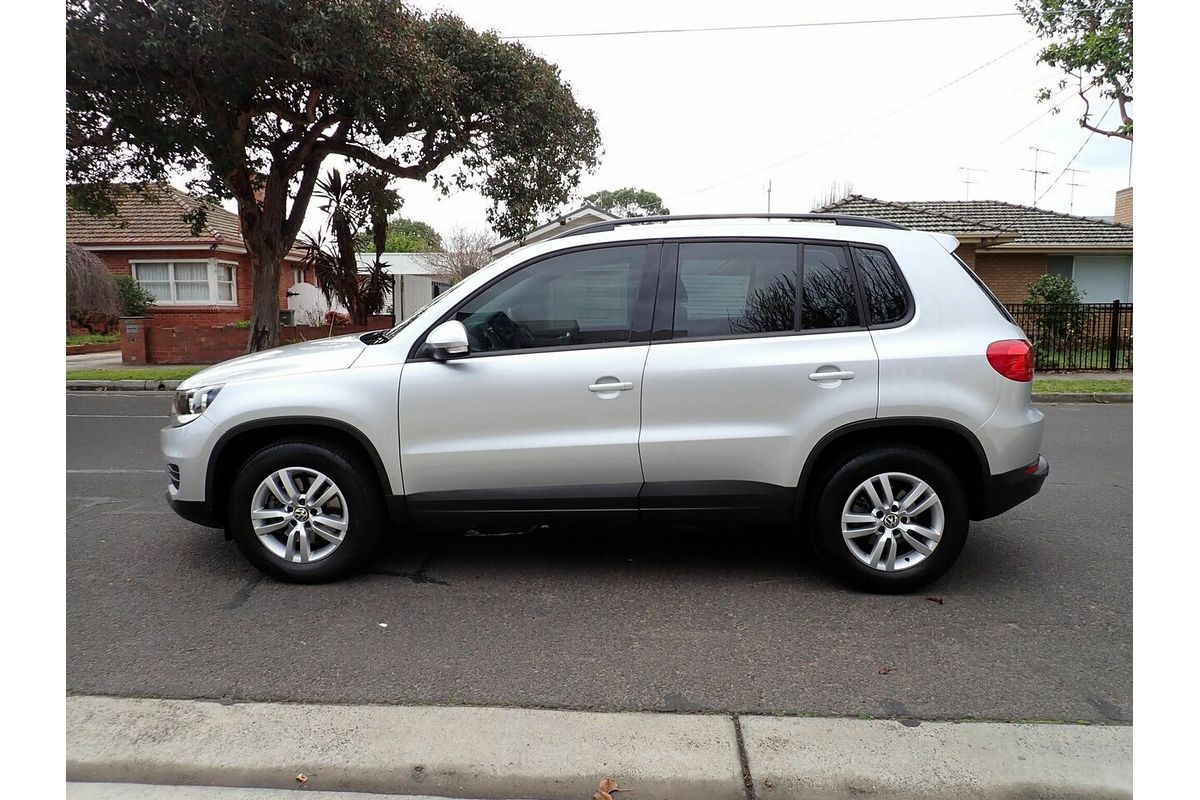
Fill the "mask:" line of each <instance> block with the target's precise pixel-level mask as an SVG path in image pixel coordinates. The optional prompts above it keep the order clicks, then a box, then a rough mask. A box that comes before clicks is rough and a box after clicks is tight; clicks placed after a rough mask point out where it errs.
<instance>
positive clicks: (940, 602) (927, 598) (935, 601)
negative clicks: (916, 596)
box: [925, 597, 942, 606]
mask: <svg viewBox="0 0 1200 800" xmlns="http://www.w3.org/2000/svg"><path fill="white" fill-rule="evenodd" d="M925 599H926V600H930V601H932V602H934V603H937V604H938V605H939V606H940V605H942V598H940V597H926V598H925Z"/></svg>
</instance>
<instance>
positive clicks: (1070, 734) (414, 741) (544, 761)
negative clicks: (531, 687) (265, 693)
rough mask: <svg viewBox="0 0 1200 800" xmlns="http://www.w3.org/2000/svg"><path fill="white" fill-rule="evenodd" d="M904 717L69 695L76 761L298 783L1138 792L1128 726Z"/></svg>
mask: <svg viewBox="0 0 1200 800" xmlns="http://www.w3.org/2000/svg"><path fill="white" fill-rule="evenodd" d="M904 722H905V724H901V723H900V722H897V721H894V720H857V719H818V718H801V717H764V716H742V717H737V718H734V717H730V716H724V715H716V714H660V713H647V712H630V713H606V712H590V711H550V710H534V709H516V708H483V707H462V706H450V707H441V706H336V705H301V704H280V703H236V704H223V703H218V702H213V701H196V700H154V699H134V698H114V697H95V696H70V697H68V698H67V770H66V771H67V775H66V777H67V780H68V781H89V782H128V783H141V784H147V783H149V784H160V785H190V786H240V787H251V788H263V789H289V788H290V789H295V788H296V787H297V786H298V784H297V778H296V776H297V775H299V774H301V773H302V774H304V775H305V776H306V781H305V782H304V788H305V789H307V790H310V791H311V790H325V791H350V792H377V793H391V794H419V795H436V796H451V797H538V798H543V800H577V799H578V798H581V797H590V796H591V794H592V792H594V791H595V789H596V786H597V784H598V783H599V781H600V780H601V779H603V778H613V779H615V780H616V781H617V782H618V783H619V785H620V786H621V787H624V788H628V789H632V790H635V791H636V792H637V794H636V795H635V797H636V798H638V800H659V799H660V798H661V799H663V800H665V798H679V797H688V798H693V799H696V800H744V798H746V797H747V795H749V796H752V797H753V796H757V797H760V798H764V799H765V798H800V797H803V798H805V799H806V800H808V798H834V797H838V798H841V797H848V796H852V795H857V794H863V793H867V794H870V795H871V796H872V797H873V798H876V800H880V799H881V798H882V799H883V800H887V799H888V798H901V797H923V798H933V800H942V799H943V798H944V799H945V800H949V798H960V797H973V798H985V797H997V798H1000V797H1004V798H1011V797H1017V796H1021V797H1025V796H1039V797H1112V798H1118V797H1120V798H1124V797H1130V796H1132V739H1133V735H1132V734H1133V731H1132V728H1130V727H1126V726H1092V725H1057V724H1010V723H983V722H928V723H921V722H917V721H915V720H905V721H904ZM739 727H740V729H741V734H740V736H739V733H738V729H739ZM739 740H740V741H739ZM297 743H304V745H303V746H302V747H299V746H297ZM740 745H744V749H743V748H742V747H740ZM743 753H744V755H743ZM751 787H753V790H752V791H751Z"/></svg>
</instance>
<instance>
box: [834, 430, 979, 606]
mask: <svg viewBox="0 0 1200 800" xmlns="http://www.w3.org/2000/svg"><path fill="white" fill-rule="evenodd" d="M823 485H824V488H823V492H822V495H821V497H820V499H819V500H818V502H817V504H816V513H815V514H814V519H813V521H812V524H813V527H812V531H811V535H812V539H813V544H814V547H815V549H816V550H817V552H818V554H819V555H820V556H821V559H822V561H824V562H825V563H826V564H827V565H828V566H829V567H830V568H831V569H832V570H833V571H834V572H836V573H837V574H838V576H839V577H841V578H842V579H843V580H844V581H845V582H847V583H849V584H851V585H852V586H855V587H857V588H860V589H864V590H866V591H871V592H907V591H912V590H915V589H918V588H920V587H921V586H924V585H925V584H927V583H929V582H931V581H933V580H935V579H936V578H938V577H940V576H941V575H942V574H943V573H944V572H945V571H946V570H947V569H949V568H950V566H951V565H952V564H953V563H954V562H955V561H956V560H957V559H958V556H959V554H960V553H961V552H962V548H963V545H964V544H966V540H967V529H968V526H969V524H970V522H969V517H968V514H967V502H966V497H965V495H964V493H963V490H962V485H961V484H960V483H959V481H958V479H957V478H956V477H955V476H954V473H953V472H951V471H950V469H949V468H948V467H947V466H946V464H945V462H943V461H942V460H941V459H939V458H938V457H937V456H935V455H933V454H932V453H929V452H928V451H926V450H921V449H918V448H912V447H898V446H895V447H883V448H879V449H872V450H867V451H860V452H858V453H856V454H854V455H852V456H851V457H849V458H848V459H847V460H846V461H845V462H844V463H842V464H841V465H840V466H838V467H836V468H835V469H833V470H832V471H831V472H827V473H826V480H824V481H823Z"/></svg>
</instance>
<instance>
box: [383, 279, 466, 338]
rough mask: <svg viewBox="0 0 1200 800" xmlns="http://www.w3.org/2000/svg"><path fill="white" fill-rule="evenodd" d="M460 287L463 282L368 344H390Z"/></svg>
mask: <svg viewBox="0 0 1200 800" xmlns="http://www.w3.org/2000/svg"><path fill="white" fill-rule="evenodd" d="M460 286H462V281H459V282H458V283H456V284H454V285H453V286H451V287H450V288H449V289H446V290H445V291H443V292H442V293H441V294H439V295H438V296H437V297H435V298H433V299H432V300H430V301H429V302H428V303H426V304H425V305H423V306H421V307H420V308H418V309H417V310H416V311H414V312H413V313H411V314H409V315H408V317H407V318H406V319H405V320H404V321H402V322H401V323H400V324H399V325H397V326H396V327H394V328H392V329H390V330H387V331H384V332H383V333H381V334H379V335H377V336H374V337H372V339H371V341H369V342H367V344H380V343H381V342H390V341H391V340H392V338H393V337H394V336H395V335H396V334H397V333H399V332H400V331H402V330H404V329H405V328H407V327H408V324H409V323H410V322H412V321H413V320H414V319H416V318H417V317H419V316H420V315H421V312H422V311H424V310H425V309H427V308H429V307H430V306H431V305H433V304H434V303H436V302H438V301H439V300H441V299H442V298H443V297H445V296H446V295H449V294H454V293H455V292H456V291H458V287H460Z"/></svg>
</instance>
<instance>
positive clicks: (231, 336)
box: [118, 315, 394, 364]
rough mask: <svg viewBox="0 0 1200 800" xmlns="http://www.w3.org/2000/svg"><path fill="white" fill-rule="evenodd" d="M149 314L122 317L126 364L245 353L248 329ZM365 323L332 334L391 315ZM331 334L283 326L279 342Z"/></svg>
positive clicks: (373, 326)
mask: <svg viewBox="0 0 1200 800" xmlns="http://www.w3.org/2000/svg"><path fill="white" fill-rule="evenodd" d="M163 323H164V320H161V319H155V318H152V317H121V320H120V325H119V326H118V331H119V332H120V334H121V361H122V362H124V363H126V364H216V363H218V362H220V361H226V360H228V359H230V358H235V357H237V356H240V355H242V354H243V353H245V352H246V342H247V340H248V339H249V338H250V331H248V330H246V329H244V328H234V327H231V326H228V325H178V324H173V322H171V323H168V324H163ZM367 323H368V324H366V325H342V326H339V327H336V328H334V329H333V335H334V336H343V335H345V334H347V333H363V332H365V331H376V330H382V329H385V328H390V327H392V325H393V324H394V318H393V317H392V316H391V315H378V316H372V317H368V318H367ZM329 335H330V333H329V327H328V326H321V327H315V326H312V325H284V326H282V327H280V329H279V341H280V343H281V344H293V343H295V342H301V341H311V340H313V339H324V338H326V337H328V336H329Z"/></svg>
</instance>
